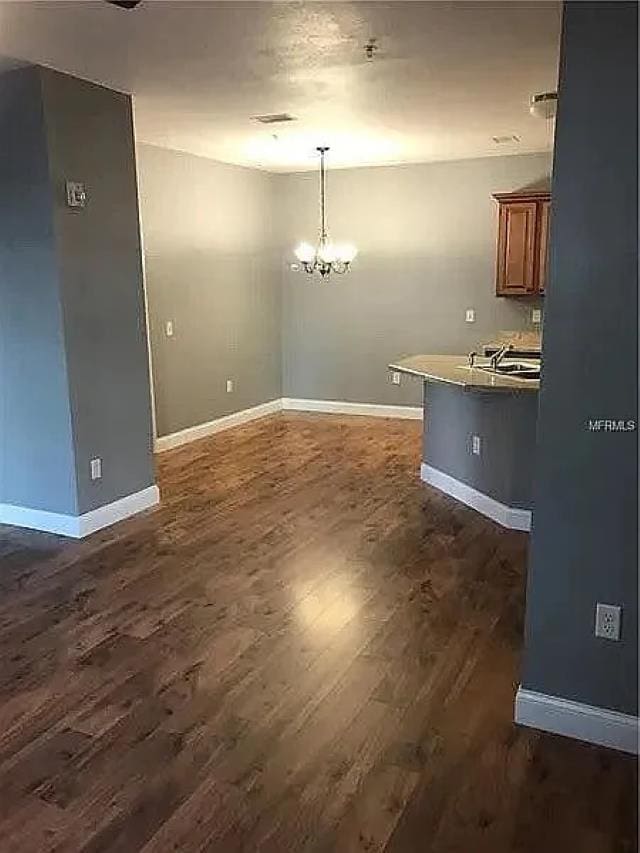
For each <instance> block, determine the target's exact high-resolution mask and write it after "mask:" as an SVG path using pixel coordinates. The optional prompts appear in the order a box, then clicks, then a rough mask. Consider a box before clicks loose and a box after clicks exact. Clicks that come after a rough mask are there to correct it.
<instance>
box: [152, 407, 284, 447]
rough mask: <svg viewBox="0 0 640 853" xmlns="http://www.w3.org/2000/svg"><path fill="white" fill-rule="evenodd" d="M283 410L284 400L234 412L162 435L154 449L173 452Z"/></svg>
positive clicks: (156, 441)
mask: <svg viewBox="0 0 640 853" xmlns="http://www.w3.org/2000/svg"><path fill="white" fill-rule="evenodd" d="M281 410H282V400H280V399H277V400H270V401H269V402H268V403H261V404H260V405H259V406H253V407H252V408H250V409H243V410H242V411H240V412H233V413H232V414H230V415H225V416H224V417H222V418H216V419H215V420H213V421H207V423H204V424H198V425H197V426H192V427H187V429H182V430H180V432H172V433H170V434H169V435H162V436H160V437H159V438H156V440H155V444H154V449H155V451H156V453H164V451H165V450H172V449H173V448H174V447H180V445H182V444H188V443H189V442H190V441H196V440H197V439H199V438H206V437H207V436H208V435H213V434H214V433H216V432H221V431H222V430H224V429H230V427H234V426H240V424H246V423H249V421H255V420H256V419H257V418H263V417H264V416H265V415H272V414H273V413H274V412H279V411H281Z"/></svg>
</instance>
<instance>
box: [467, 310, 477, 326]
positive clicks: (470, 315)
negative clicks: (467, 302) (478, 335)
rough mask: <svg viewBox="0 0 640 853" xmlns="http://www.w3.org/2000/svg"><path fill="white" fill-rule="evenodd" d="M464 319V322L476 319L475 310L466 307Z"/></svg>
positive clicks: (473, 321)
mask: <svg viewBox="0 0 640 853" xmlns="http://www.w3.org/2000/svg"><path fill="white" fill-rule="evenodd" d="M464 319H465V322H466V323H475V321H476V312H475V310H474V309H473V308H467V310H466V311H465V315H464Z"/></svg>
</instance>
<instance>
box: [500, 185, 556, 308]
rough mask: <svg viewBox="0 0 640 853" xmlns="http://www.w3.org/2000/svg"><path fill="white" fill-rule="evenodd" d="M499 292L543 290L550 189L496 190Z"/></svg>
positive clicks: (519, 293)
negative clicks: (528, 191) (535, 190)
mask: <svg viewBox="0 0 640 853" xmlns="http://www.w3.org/2000/svg"><path fill="white" fill-rule="evenodd" d="M494 198H495V199H496V200H497V202H498V208H499V216H498V254H497V260H496V294H497V295H498V296H531V295H536V294H540V293H544V288H545V282H546V277H547V274H546V271H547V246H548V242H549V239H548V235H549V212H550V206H551V198H550V195H549V193H548V192H544V193H543V192H531V193H497V194H496V195H494Z"/></svg>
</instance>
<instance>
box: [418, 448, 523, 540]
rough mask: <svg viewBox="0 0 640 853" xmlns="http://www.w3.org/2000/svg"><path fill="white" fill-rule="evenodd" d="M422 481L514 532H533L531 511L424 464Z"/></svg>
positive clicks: (421, 471)
mask: <svg viewBox="0 0 640 853" xmlns="http://www.w3.org/2000/svg"><path fill="white" fill-rule="evenodd" d="M420 479H421V480H422V481H423V482H425V483H428V484H429V485H430V486H435V488H436V489H439V490H440V491H441V492H445V493H446V494H447V495H451V497H452V498H455V499H456V500H458V501H461V502H462V503H463V504H466V505H467V506H470V507H472V508H473V509H475V510H477V512H479V513H482V515H486V516H487V517H488V518H491V519H492V520H493V521H497V522H498V524H501V525H502V526H503V527H509V528H511V529H512V530H531V510H529V509H520V508H519V507H512V506H507V505H506V504H503V503H500V501H497V500H495V499H494V498H491V497H489V495H485V494H484V492H479V491H478V490H477V489H474V488H473V487H472V486H468V485H467V484H466V483H463V482H461V481H460V480H456V479H455V477H451V476H450V475H449V474H445V473H444V471H439V470H438V469H437V468H432V467H431V465H427V464H426V463H425V462H423V463H422V464H421V466H420Z"/></svg>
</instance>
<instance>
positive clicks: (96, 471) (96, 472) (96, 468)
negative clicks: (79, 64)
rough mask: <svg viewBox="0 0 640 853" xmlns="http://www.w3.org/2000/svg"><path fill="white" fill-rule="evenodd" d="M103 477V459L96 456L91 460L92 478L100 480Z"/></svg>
mask: <svg viewBox="0 0 640 853" xmlns="http://www.w3.org/2000/svg"><path fill="white" fill-rule="evenodd" d="M101 477H102V459H100V457H99V456H96V458H95V459H92V460H91V479H92V480H99V479H100V478H101Z"/></svg>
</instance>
